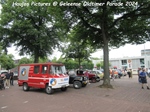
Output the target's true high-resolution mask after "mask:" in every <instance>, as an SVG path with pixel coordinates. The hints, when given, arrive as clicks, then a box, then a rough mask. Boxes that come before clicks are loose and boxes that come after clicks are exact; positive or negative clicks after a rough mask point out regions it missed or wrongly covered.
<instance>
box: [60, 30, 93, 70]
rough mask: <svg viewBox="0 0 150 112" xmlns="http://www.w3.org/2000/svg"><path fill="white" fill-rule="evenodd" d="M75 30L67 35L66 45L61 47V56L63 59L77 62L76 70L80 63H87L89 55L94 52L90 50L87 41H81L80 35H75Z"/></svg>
mask: <svg viewBox="0 0 150 112" xmlns="http://www.w3.org/2000/svg"><path fill="white" fill-rule="evenodd" d="M76 31H77V30H73V31H71V32H70V34H68V35H67V36H68V45H67V44H66V46H65V47H64V46H63V47H62V52H63V54H62V56H65V57H64V58H66V60H67V58H72V59H75V60H77V62H78V68H80V66H81V63H82V61H89V60H90V59H89V57H90V54H91V53H93V52H94V51H95V50H94V48H92V47H91V46H90V45H89V43H88V41H85V40H83V39H82V37H81V36H83V35H80V33H76Z"/></svg>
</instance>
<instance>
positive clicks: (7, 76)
mask: <svg viewBox="0 0 150 112" xmlns="http://www.w3.org/2000/svg"><path fill="white" fill-rule="evenodd" d="M9 87H10V72H8V73H7V74H6V88H9Z"/></svg>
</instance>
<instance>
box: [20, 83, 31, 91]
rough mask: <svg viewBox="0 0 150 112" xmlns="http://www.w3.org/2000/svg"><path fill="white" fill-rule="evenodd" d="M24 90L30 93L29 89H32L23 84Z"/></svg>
mask: <svg viewBox="0 0 150 112" xmlns="http://www.w3.org/2000/svg"><path fill="white" fill-rule="evenodd" d="M22 88H23V90H24V91H29V89H30V88H29V86H28V84H27V83H23V87H22Z"/></svg>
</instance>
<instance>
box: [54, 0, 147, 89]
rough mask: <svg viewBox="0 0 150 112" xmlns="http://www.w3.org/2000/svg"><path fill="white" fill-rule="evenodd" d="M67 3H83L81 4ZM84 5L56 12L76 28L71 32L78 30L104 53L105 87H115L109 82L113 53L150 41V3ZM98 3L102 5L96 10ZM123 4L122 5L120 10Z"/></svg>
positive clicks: (106, 0)
mask: <svg viewBox="0 0 150 112" xmlns="http://www.w3.org/2000/svg"><path fill="white" fill-rule="evenodd" d="M63 2H64V3H66V4H67V3H79V1H77V0H75V1H74V0H64V1H63ZM80 3H81V5H79V6H76V5H74V6H68V5H67V6H66V7H65V8H64V7H59V6H58V7H55V8H59V9H61V10H62V12H64V15H63V18H65V19H66V20H68V25H69V26H72V27H71V28H70V30H72V29H73V30H76V34H80V39H81V40H82V39H83V40H84V41H87V40H88V41H89V42H90V45H91V46H94V47H95V48H102V49H103V54H104V58H103V59H104V82H103V85H101V87H112V86H111V84H110V79H109V49H110V48H112V47H120V46H123V45H125V44H127V43H131V44H142V43H145V42H146V41H149V40H150V37H149V36H150V19H149V18H150V1H149V0H144V1H143V0H136V1H130V2H129V1H126V0H122V1H120V0H101V1H99V0H82V1H80ZM84 3H87V4H86V5H85V4H84ZM96 3H102V5H101V6H96ZM119 3H120V4H121V5H120V6H116V5H118V4H119ZM83 4H84V5H83ZM74 38H76V37H74Z"/></svg>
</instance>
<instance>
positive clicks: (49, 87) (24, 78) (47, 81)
mask: <svg viewBox="0 0 150 112" xmlns="http://www.w3.org/2000/svg"><path fill="white" fill-rule="evenodd" d="M18 71H19V72H18V73H19V74H18V85H19V86H22V87H23V90H24V91H28V90H29V89H30V88H43V89H45V92H46V93H47V94H52V93H53V92H54V90H55V89H58V88H60V89H61V90H62V91H66V90H67V87H68V86H69V76H68V75H67V74H66V69H65V66H64V65H63V64H60V63H51V62H48V63H33V64H22V65H20V66H19V70H18Z"/></svg>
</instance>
